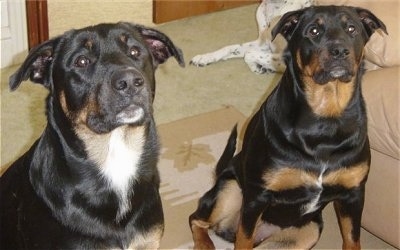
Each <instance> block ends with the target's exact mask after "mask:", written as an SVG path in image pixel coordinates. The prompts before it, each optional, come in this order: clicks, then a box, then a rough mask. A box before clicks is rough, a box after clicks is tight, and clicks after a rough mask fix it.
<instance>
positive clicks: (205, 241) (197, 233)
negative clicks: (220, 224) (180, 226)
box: [190, 220, 215, 249]
mask: <svg viewBox="0 0 400 250" xmlns="http://www.w3.org/2000/svg"><path fill="white" fill-rule="evenodd" d="M190 223H191V230H192V237H193V242H194V249H215V246H214V243H213V242H212V240H211V238H210V236H209V235H208V229H209V228H210V226H211V223H209V222H205V221H202V220H192V221H190Z"/></svg>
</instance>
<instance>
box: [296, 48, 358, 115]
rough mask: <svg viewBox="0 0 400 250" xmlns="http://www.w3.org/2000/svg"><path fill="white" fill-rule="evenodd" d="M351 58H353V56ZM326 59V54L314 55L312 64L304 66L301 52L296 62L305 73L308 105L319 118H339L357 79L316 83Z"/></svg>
mask: <svg viewBox="0 0 400 250" xmlns="http://www.w3.org/2000/svg"><path fill="white" fill-rule="evenodd" d="M350 56H353V54H351V55H350ZM324 57H328V55H327V54H326V52H325V53H321V54H320V55H318V54H314V55H313V58H312V59H311V62H310V63H309V64H308V65H304V64H303V62H302V60H301V57H300V51H297V52H296V62H297V64H298V65H299V67H300V68H301V69H303V71H304V75H303V79H302V80H303V83H304V91H305V95H306V99H307V102H308V105H309V106H310V108H311V109H312V110H313V112H314V114H316V115H318V116H322V117H339V116H341V114H342V113H343V111H344V110H345V109H346V107H347V105H348V104H349V101H350V100H351V98H352V96H353V93H354V88H355V78H354V77H353V78H352V79H351V81H350V82H341V81H339V80H335V81H331V82H328V83H326V84H318V83H316V82H315V81H314V80H313V75H314V74H315V73H316V72H319V71H321V70H322V68H321V63H320V61H324V60H326V59H325V58H324ZM358 67H359V65H354V68H353V71H355V70H356V69H357V68H358Z"/></svg>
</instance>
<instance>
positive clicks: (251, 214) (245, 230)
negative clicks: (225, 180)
mask: <svg viewBox="0 0 400 250" xmlns="http://www.w3.org/2000/svg"><path fill="white" fill-rule="evenodd" d="M254 191H255V190H252V191H250V192H249V191H248V192H243V205H242V211H241V217H240V222H239V228H238V230H237V232H236V241H235V249H253V247H254V238H255V234H256V230H255V229H256V225H257V223H258V222H259V220H261V215H262V213H263V211H264V210H265V208H266V204H267V202H264V200H263V199H259V198H257V195H255V194H256V192H254ZM261 201H262V202H261Z"/></svg>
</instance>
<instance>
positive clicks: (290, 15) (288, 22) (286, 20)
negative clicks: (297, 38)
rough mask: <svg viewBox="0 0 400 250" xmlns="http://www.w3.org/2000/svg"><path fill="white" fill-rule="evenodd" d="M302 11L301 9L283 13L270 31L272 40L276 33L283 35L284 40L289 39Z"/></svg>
mask: <svg viewBox="0 0 400 250" xmlns="http://www.w3.org/2000/svg"><path fill="white" fill-rule="evenodd" d="M303 13H304V10H303V9H300V10H295V11H290V12H287V13H285V14H284V15H283V16H282V17H281V19H279V21H278V23H277V24H276V25H275V27H274V28H273V29H272V31H271V35H272V41H273V40H274V39H275V37H276V36H277V35H278V34H281V35H282V36H283V37H285V39H286V41H289V40H290V39H291V37H292V35H293V31H294V30H295V29H296V27H297V25H298V23H299V19H300V17H301V15H302V14H303Z"/></svg>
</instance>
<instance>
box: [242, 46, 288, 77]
mask: <svg viewBox="0 0 400 250" xmlns="http://www.w3.org/2000/svg"><path fill="white" fill-rule="evenodd" d="M270 45H272V44H270ZM244 61H245V62H246V63H247V65H248V66H249V68H250V70H251V71H253V72H255V73H257V74H264V73H273V72H283V71H284V70H285V68H286V66H285V63H284V61H283V58H282V53H275V50H274V48H273V46H268V44H265V45H264V46H259V47H254V48H253V49H251V50H249V51H247V53H246V54H245V56H244Z"/></svg>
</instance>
